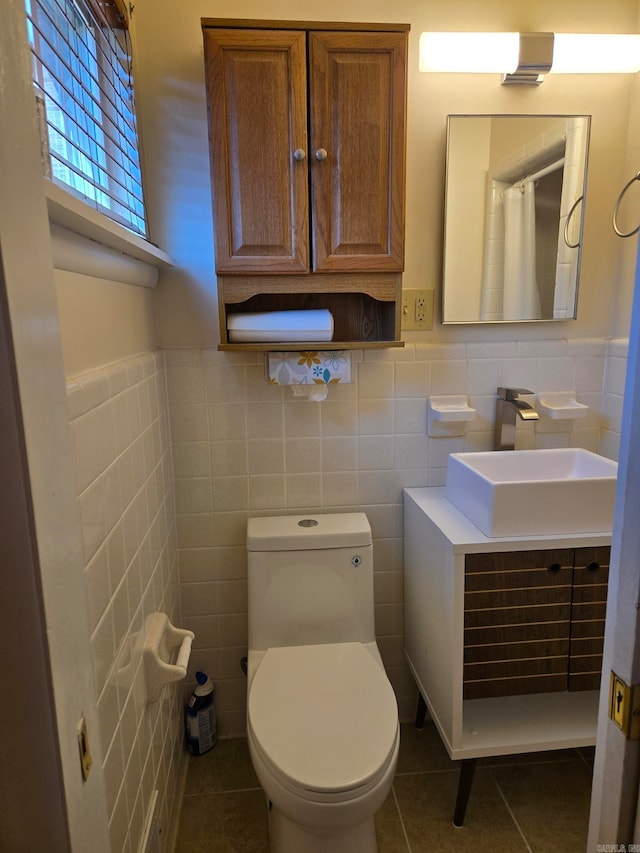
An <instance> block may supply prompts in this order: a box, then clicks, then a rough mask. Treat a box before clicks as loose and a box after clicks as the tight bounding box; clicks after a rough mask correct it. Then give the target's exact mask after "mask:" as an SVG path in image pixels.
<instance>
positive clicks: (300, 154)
mask: <svg viewBox="0 0 640 853" xmlns="http://www.w3.org/2000/svg"><path fill="white" fill-rule="evenodd" d="M306 156H307V152H306V151H305V150H304V148H296V150H295V151H294V152H293V159H294V160H304V158H305V157H306Z"/></svg>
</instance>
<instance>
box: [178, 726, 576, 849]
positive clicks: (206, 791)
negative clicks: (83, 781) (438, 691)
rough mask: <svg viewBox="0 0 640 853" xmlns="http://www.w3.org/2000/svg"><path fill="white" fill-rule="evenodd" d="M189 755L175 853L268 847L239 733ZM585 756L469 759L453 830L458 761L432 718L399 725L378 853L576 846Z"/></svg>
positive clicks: (259, 796)
mask: <svg viewBox="0 0 640 853" xmlns="http://www.w3.org/2000/svg"><path fill="white" fill-rule="evenodd" d="M189 762H190V764H189V771H188V776H187V785H186V791H185V797H184V802H183V806H182V816H181V821H180V828H179V832H178V841H177V844H176V848H175V853H205V851H206V853H236V851H237V853H268V851H269V838H268V832H267V813H266V806H265V797H264V794H263V792H262V790H261V789H260V786H259V784H258V780H257V778H256V776H255V773H254V772H253V768H252V766H251V760H250V758H249V753H248V749H247V743H246V740H245V739H243V738H233V739H229V740H221V741H219V742H218V744H217V745H216V746H215V748H214V749H213V750H211V752H209V753H207V754H206V755H202V756H198V757H193V756H192V757H190V758H189ZM592 762H593V750H588V749H585V750H575V749H573V750H566V751H557V752H546V753H536V754H530V755H515V756H503V757H499V758H492V759H484V760H482V761H479V762H478V766H477V769H476V773H475V778H474V782H473V788H472V790H471V797H470V800H469V806H468V809H467V816H466V820H465V825H464V827H462V828H461V829H455V828H454V827H453V825H452V823H451V815H452V813H453V805H454V801H455V795H456V789H457V781H458V772H457V770H458V764H457V763H456V762H452V761H450V760H449V757H448V755H447V753H446V751H445V749H444V747H443V746H442V743H441V741H440V738H439V736H438V734H437V732H436V730H435V728H434V726H433V724H430V723H427V724H426V725H425V728H424V729H423V730H422V731H417V730H416V729H415V728H414V727H413V725H412V724H404V725H403V726H402V731H401V741H400V758H399V762H398V770H397V774H396V777H395V780H394V784H393V789H392V791H391V794H390V795H389V797H388V799H387V801H386V803H385V804H384V805H383V807H382V809H381V810H380V811H379V813H378V815H377V816H376V829H377V835H378V848H379V853H423V851H424V853H426V851H430V853H432V851H436V850H437V851H438V853H449V851H452V853H453V851H456V853H467V852H468V853H471V851H473V853H489V852H490V853H501V851H509V853H525V851H528V853H543V851H544V853H549V851H551V850H571V851H581V850H585V849H586V845H587V824H588V817H589V799H590V791H591V770H592ZM291 853H304V851H291ZM354 853H355V851H354Z"/></svg>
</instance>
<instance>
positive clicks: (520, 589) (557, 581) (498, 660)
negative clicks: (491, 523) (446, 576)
mask: <svg viewBox="0 0 640 853" xmlns="http://www.w3.org/2000/svg"><path fill="white" fill-rule="evenodd" d="M572 575H573V550H572V549H568V548H567V549H564V548H563V549H559V550H545V551H522V552H498V553H490V554H467V556H466V560H465V592H464V670H463V672H464V675H463V682H464V686H463V696H464V698H465V699H484V698H487V697H490V696H511V695H516V694H523V693H548V692H555V691H561V690H566V689H567V676H568V667H569V629H570V615H571V594H572Z"/></svg>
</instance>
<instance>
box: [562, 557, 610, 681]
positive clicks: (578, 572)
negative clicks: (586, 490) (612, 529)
mask: <svg viewBox="0 0 640 853" xmlns="http://www.w3.org/2000/svg"><path fill="white" fill-rule="evenodd" d="M610 553H611V549H610V548H609V547H600V548H576V552H575V563H574V569H573V600H572V602H571V643H570V647H569V690H599V689H600V678H601V675H602V649H603V646H604V620H605V615H606V610H607V588H608V582H609V557H610Z"/></svg>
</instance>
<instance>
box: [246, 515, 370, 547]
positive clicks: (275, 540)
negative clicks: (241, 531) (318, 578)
mask: <svg viewBox="0 0 640 853" xmlns="http://www.w3.org/2000/svg"><path fill="white" fill-rule="evenodd" d="M356 545H357V546H363V545H371V527H370V526H369V520H368V519H367V516H366V515H365V514H364V513H363V512H347V513H328V514H326V515H324V514H322V513H314V514H312V515H282V516H266V517H264V518H250V519H249V523H248V525H247V550H249V551H309V550H318V549H320V548H350V547H352V546H356Z"/></svg>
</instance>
